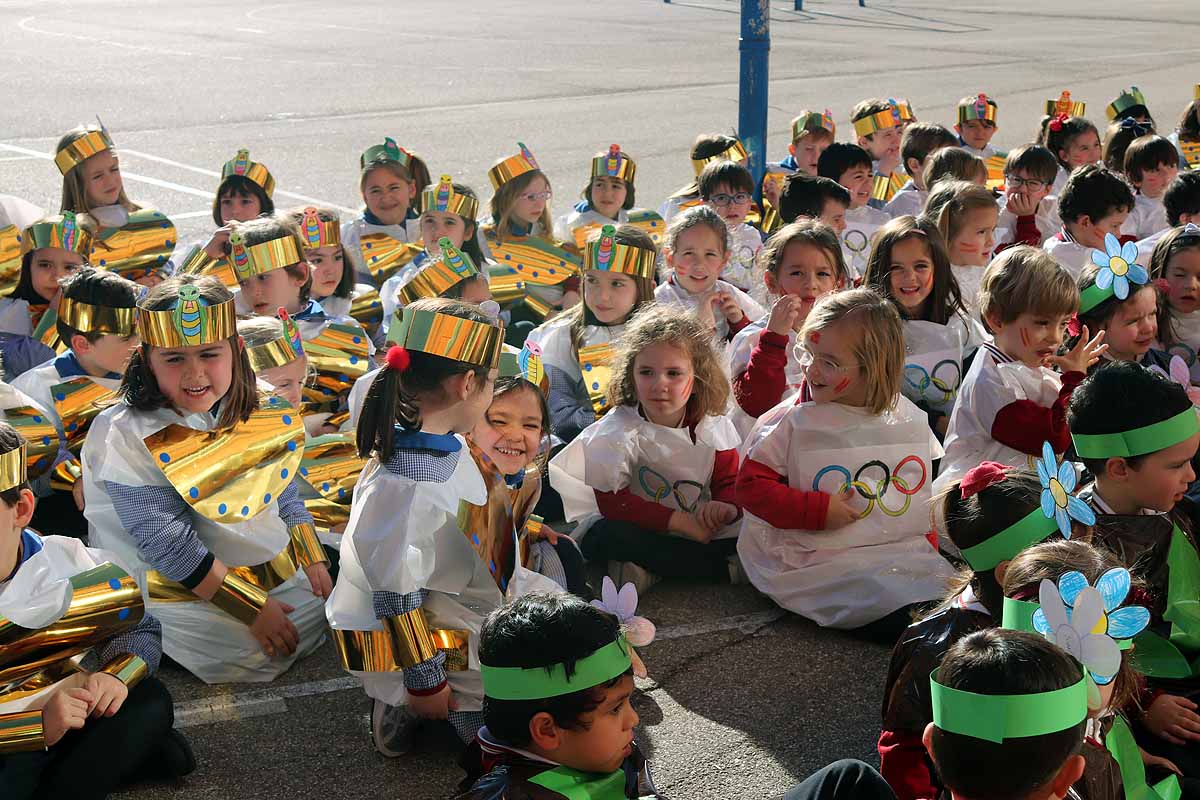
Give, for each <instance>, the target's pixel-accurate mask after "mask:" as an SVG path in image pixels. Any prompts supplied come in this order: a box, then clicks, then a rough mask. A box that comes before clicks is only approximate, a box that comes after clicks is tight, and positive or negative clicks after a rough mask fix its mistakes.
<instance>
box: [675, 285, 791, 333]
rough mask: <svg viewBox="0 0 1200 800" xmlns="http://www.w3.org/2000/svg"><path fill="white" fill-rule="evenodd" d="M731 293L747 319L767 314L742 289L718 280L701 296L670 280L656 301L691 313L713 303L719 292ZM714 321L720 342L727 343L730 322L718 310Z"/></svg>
mask: <svg viewBox="0 0 1200 800" xmlns="http://www.w3.org/2000/svg"><path fill="white" fill-rule="evenodd" d="M721 291H724V292H729V293H730V294H732V295H733V297H734V299H736V300H737V304H738V306H740V307H741V309H742V313H743V314H745V315H746V318H747V319H751V320H755V319H758V318H759V317H761V316H762V315H763V314H766V313H767V312H766V309H764V308H763V307H762V306H761V305H759V304H758V301H757V300H755V299H754V298H753V297H751V296H750V295H748V294H746V293H745V292H743V291H742V290H741V289H739V288H737V287H736V286H734V285H733V284H732V283H726V282H725V281H723V280H717V281H716V282H715V283H713V287H712V288H711V289H709V290H708V291H707V292H703V293H701V294H691V293H690V292H688V291H687V290H686V289H684V288H683V287H682V286H680V285H679V284H677V283H675V281H674V280H673V279H672V280H668V281H667V282H666V283H662V284H659V285H658V287H657V288H656V289H655V290H654V299H655V300H656V301H657V302H659V303H663V304H675V305H681V306H683V307H684V308H686V309H688V310H689V311H697V310H698V309H699V307H700V303H702V302H704V303H707V302H711V300H710V298H711V297H712V296H713V295H714V294H716V293H717V292H721ZM713 320H714V322H715V323H716V326H717V332H716V334H715V335H716V338H717V340H718V341H722V342H723V341H725V340H726V339H728V338H729V321H728V320H727V319H725V315H724V314H722V313H721V312H720V311H719V310H718V309H713Z"/></svg>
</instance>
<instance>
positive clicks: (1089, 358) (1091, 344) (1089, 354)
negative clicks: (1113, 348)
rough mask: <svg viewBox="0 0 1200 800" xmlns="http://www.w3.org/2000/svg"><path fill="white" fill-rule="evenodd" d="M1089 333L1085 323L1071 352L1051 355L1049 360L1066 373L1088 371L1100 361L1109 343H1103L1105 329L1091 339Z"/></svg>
mask: <svg viewBox="0 0 1200 800" xmlns="http://www.w3.org/2000/svg"><path fill="white" fill-rule="evenodd" d="M1088 333H1089V332H1088V328H1087V325H1084V326H1083V332H1082V333H1081V334H1080V336H1079V341H1078V342H1076V343H1075V346H1074V347H1072V348H1071V350H1070V352H1069V353H1067V354H1066V355H1065V356H1050V357H1049V358H1048V359H1047V360H1048V361H1049V362H1050V363H1051V364H1053V365H1055V366H1056V367H1058V368H1059V369H1060V370H1062V371H1063V372H1064V373H1067V372H1087V371H1088V367H1090V366H1091V365H1092V364H1095V363H1096V362H1097V361H1099V360H1100V356H1101V355H1102V354H1103V353H1104V351H1105V350H1107V349H1108V345H1106V344H1101V342H1103V341H1104V331H1100V332H1099V333H1097V334H1096V336H1095V338H1093V339H1091V340H1090V341H1089V340H1088Z"/></svg>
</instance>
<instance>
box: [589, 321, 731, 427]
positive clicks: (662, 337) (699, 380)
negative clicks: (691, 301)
mask: <svg viewBox="0 0 1200 800" xmlns="http://www.w3.org/2000/svg"><path fill="white" fill-rule="evenodd" d="M652 344H669V345H671V346H672V347H675V348H678V349H679V350H681V351H683V352H684V353H686V354H687V356H688V359H689V360H690V361H691V362H692V372H693V373H694V379H695V382H694V384H693V386H692V397H691V399H690V400H688V408H687V415H686V417H685V419H687V420H690V421H693V422H695V421H698V420H700V419H701V418H702V417H705V416H720V415H721V414H724V413H725V409H726V408H727V407H728V405H729V391H730V388H729V387H730V384H729V376H728V375H727V374H726V373H725V369H724V367H723V366H722V364H721V358H720V357H719V356H718V355H717V351H716V349H715V348H714V347H713V337H712V333H711V332H710V331H709V330H707V329H706V328H705V327H704V326H703V325H702V324H701V323H700V321H699V320H698V319H697V318H696V317H695V315H694V314H690V313H688V312H687V311H685V310H684V309H682V308H680V307H679V306H660V305H657V304H650V305H648V306H646V307H645V308H643V309H642V310H640V311H638V312H637V313H636V314H635V315H634V316H633V318H632V319H631V320H630V321H629V326H628V327H627V328H626V329H625V333H624V334H623V335H622V337H621V341H620V344H618V345H617V349H616V352H615V353H614V354H613V363H612V379H611V380H610V381H609V384H608V402H609V404H610V405H613V406H637V404H638V397H637V385H636V383H635V381H634V376H633V368H634V362H635V361H636V360H637V357H638V355H639V354H640V353H641V352H642V351H643V350H645V349H646V348H647V347H649V346H650V345H652Z"/></svg>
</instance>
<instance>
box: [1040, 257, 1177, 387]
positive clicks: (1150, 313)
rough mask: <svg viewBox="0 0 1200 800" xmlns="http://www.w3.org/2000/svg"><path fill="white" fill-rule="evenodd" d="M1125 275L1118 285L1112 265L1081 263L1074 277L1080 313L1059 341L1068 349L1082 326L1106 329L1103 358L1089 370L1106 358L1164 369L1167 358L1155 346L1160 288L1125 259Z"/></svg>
mask: <svg viewBox="0 0 1200 800" xmlns="http://www.w3.org/2000/svg"><path fill="white" fill-rule="evenodd" d="M1130 246H1131V245H1126V247H1130ZM1123 277H1124V278H1125V282H1124V284H1123V285H1121V286H1118V285H1117V284H1118V283H1119V282H1120V281H1119V279H1118V278H1116V277H1114V275H1113V270H1112V268H1111V267H1108V266H1104V267H1101V266H1098V265H1097V264H1094V263H1093V264H1089V265H1088V266H1086V267H1084V268H1083V272H1081V273H1080V274H1079V280H1078V281H1077V283H1078V285H1079V312H1078V314H1076V321H1075V322H1072V323H1071V324H1070V326H1068V327H1069V328H1071V329H1070V330H1068V334H1069V335H1068V337H1067V340H1066V342H1064V345H1063V346H1064V347H1065V348H1066V349H1067V350H1070V349H1071V348H1072V347H1074V346H1075V345H1076V343H1077V342H1078V340H1079V337H1080V335H1081V332H1082V327H1083V326H1087V328H1088V330H1092V331H1097V332H1099V331H1104V342H1105V344H1107V345H1108V350H1106V351H1105V353H1104V357H1103V358H1102V359H1101V360H1100V361H1098V362H1096V364H1095V365H1093V366H1092V368H1091V370H1089V372H1093V371H1095V370H1097V369H1100V368H1102V367H1103V366H1104V365H1105V364H1106V363H1107V362H1109V361H1136V362H1138V363H1139V364H1142V365H1144V366H1147V367H1150V366H1157V367H1159V368H1160V369H1162V370H1164V371H1165V370H1167V369H1169V367H1170V360H1171V357H1170V355H1168V354H1167V353H1165V352H1163V351H1162V350H1159V349H1158V289H1157V288H1155V287H1154V285H1153V284H1151V283H1150V273H1149V272H1147V271H1146V270H1145V269H1143V268H1142V267H1140V266H1138V265H1137V264H1134V263H1129V264H1128V267H1127V271H1126V272H1125V274H1124V276H1123ZM1110 281H1111V282H1110ZM1102 287H1103V288H1102ZM1121 295H1125V296H1124V297H1122V296H1121Z"/></svg>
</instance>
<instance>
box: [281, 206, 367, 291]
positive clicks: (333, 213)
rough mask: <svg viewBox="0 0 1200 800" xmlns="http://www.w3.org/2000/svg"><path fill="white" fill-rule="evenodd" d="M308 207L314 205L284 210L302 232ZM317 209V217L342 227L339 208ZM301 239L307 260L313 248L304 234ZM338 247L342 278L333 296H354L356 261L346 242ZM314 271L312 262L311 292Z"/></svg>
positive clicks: (310, 267) (303, 252)
mask: <svg viewBox="0 0 1200 800" xmlns="http://www.w3.org/2000/svg"><path fill="white" fill-rule="evenodd" d="M308 208H313V207H312V206H302V207H300V206H298V207H296V208H293V209H291V210H290V211H285V212H284V214H285V215H286V216H287V218H288V219H290V220H291V221H292V223H293V224H294V225H295V226H296V228H297V230H299V231H301V233H303V229H304V212H305V210H307V209H308ZM315 210H316V212H317V218H318V219H319V220H321V221H322V222H326V223H328V222H334V223H337V224H338V227H339V228H340V227H341V216H340V215H339V214H338V212H337V210H335V209H332V208H319V207H316V208H315ZM300 241H301V242H303V243H304V248H303V249H302V250H301V251H300V252H301V253H302V254H303V255H304V256H305V260H307V259H308V251H309V250H310V249H313V248H309V247H308V241H307V240H306V239H305V237H304V236H303V235H302V236H301V237H300ZM338 249H339V250H341V251H342V277H341V279H340V280H338V284H337V286H335V287H334V288H333V294H332V296H333V297H341V298H347V297H352V296H353V295H354V262H352V261H351V260H350V254H349V253H347V252H346V245H345V244H339V245H338ZM312 271H313V269H312V265H311V264H310V265H309V273H310V276H309V279H308V286H309V290H310V293H311V289H312V276H311V273H312Z"/></svg>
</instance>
